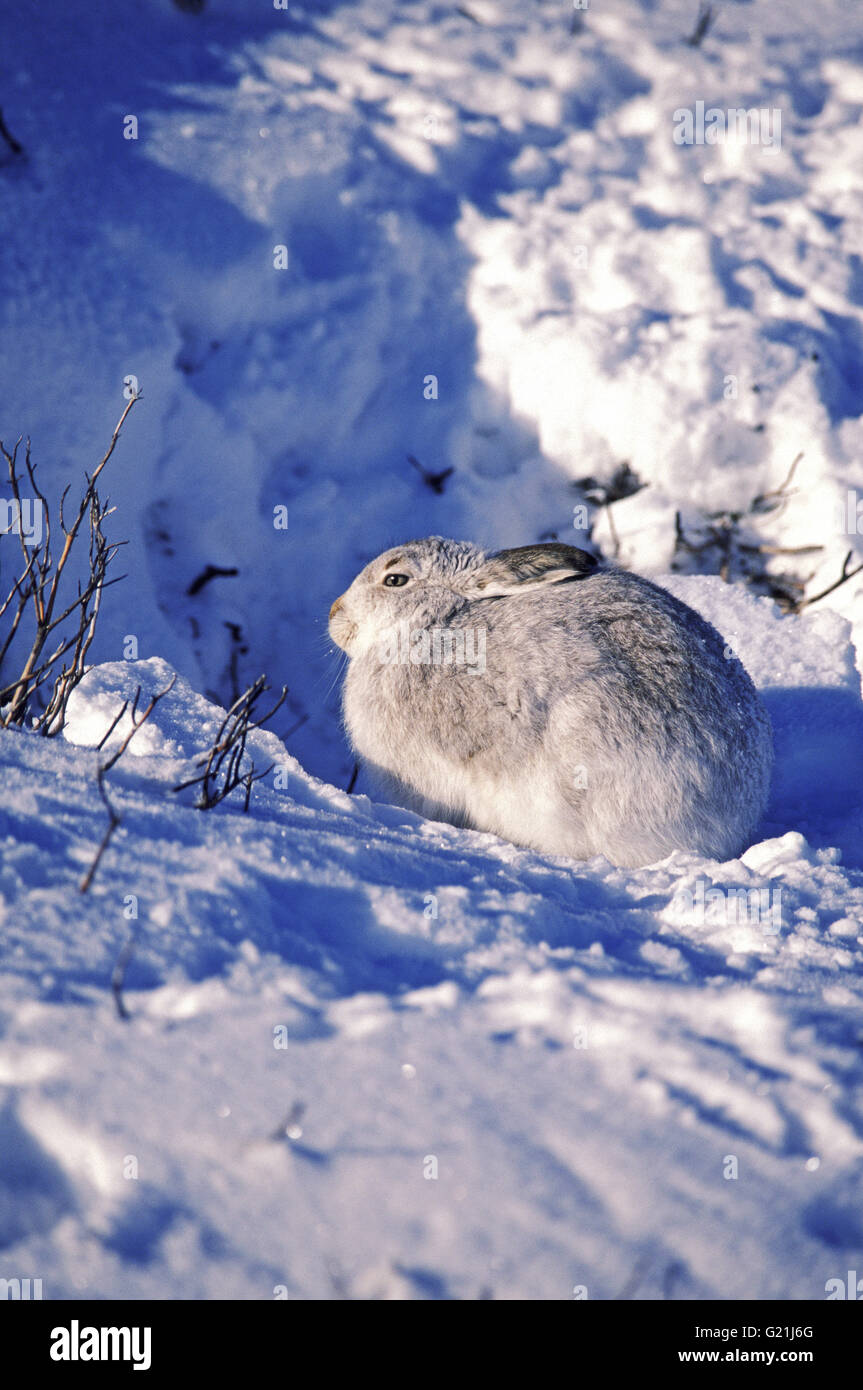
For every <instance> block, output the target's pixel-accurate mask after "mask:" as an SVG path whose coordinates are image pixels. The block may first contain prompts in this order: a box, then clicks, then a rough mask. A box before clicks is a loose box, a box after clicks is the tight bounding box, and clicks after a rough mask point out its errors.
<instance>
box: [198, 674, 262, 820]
mask: <svg viewBox="0 0 863 1390" xmlns="http://www.w3.org/2000/svg"><path fill="white" fill-rule="evenodd" d="M268 689H269V686H268V685H267V684H266V677H265V676H259V677H258V679H257V680H256V681H255V682H254V683H253V684H252V685H250V686H249V688H248V689H247V690H245V691H244V692H243V694H242V695H240V696H239V697H238V698H237V699H236V700H235V701H234V703H233V704H232V705H231V708H230V709H229V710H228V712H227V713H226V715H225V717H224V719H223V720H222V723H221V725H220V726H219V732H218V733H217V735H216V738H215V740H214V741H213V743H212V745H211V746H210V748H209V749H208V750H207V752H206V753H204V754H203V755H202V756H201V757H200V758H199V759H198V760H197V762H196V764H195V766H196V767H199V768H202V769H203V771H202V772H200V773H199V774H198V775H197V776H196V777H188V778H187V779H186V780H185V781H184V782H178V783H177V785H176V786H175V787H174V789H173V790H174V791H175V792H179V791H183V790H184V789H185V788H186V787H200V789H201V790H200V794H199V797H198V800H197V802H196V803H195V804H196V806H197V807H198V809H199V810H201V811H207V810H209V809H210V807H212V806H217V805H218V803H219V802H220V801H224V799H225V797H226V796H229V795H230V793H231V792H232V791H234V790H235V788H237V787H240V786H242V787H245V789H246V796H245V802H244V807H243V809H244V810H245V811H248V809H249V799H250V797H251V791H252V784H253V783H254V782H259V781H260V780H261V778H262V777H266V776H267V773H269V772H271V771H272V769H273V766H274V765H273V764H272V763H271V764H270V766H269V767H266V768H264V770H263V771H262V772H257V771H256V770H255V767H254V764H252V766H251V767H250V768H248V769H244V768H243V758H244V757H245V753H246V739H247V738H248V736H249V734H250V733H251V732H252V730H253V729H259V728H261V726H262V725H263V724H266V723H267V722H268V721H269V720H270V719H272V717H273V715H274V714H275V713H276V710H277V709H279V708H280V706H281V705H282V704H283V702H284V700H285V697H286V695H287V693H288V688H287V686H284V685H283V686H282V692H281V694H280V696H279V698H278V700H277V701H276V703H275V704H274V705H273V707H272V709H271V710H270V711H269V712H268V713H267V714H265V715H262V716H261V717H260V718H253V715H254V714H255V705H256V703H257V701H258V699H259V698H260V696H261V695H262V694H263V692H264V691H265V690H268Z"/></svg>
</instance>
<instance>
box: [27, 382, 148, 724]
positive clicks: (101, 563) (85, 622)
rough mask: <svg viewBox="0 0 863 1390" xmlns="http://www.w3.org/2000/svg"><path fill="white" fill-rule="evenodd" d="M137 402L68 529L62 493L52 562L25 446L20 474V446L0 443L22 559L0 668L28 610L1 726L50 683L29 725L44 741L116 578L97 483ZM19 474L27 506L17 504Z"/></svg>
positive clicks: (61, 712) (114, 547) (46, 517)
mask: <svg viewBox="0 0 863 1390" xmlns="http://www.w3.org/2000/svg"><path fill="white" fill-rule="evenodd" d="M137 400H140V395H139V394H137V395H133V396H130V398H129V400H128V402H127V404H126V408H125V409H124V411H123V413H122V415H121V417H120V419H119V421H118V422H117V424H116V426H115V428H114V432H113V435H112V436H111V442H110V444H109V445H108V448H107V450H106V452H105V454H104V456H103V458H102V460H101V462H100V463H99V464H98V465H97V467H96V468H95V469H94V471H93V473H92V474H86V473H85V475H84V476H85V478H86V487H85V489H84V491H83V493H82V496H81V498H80V501H79V503H78V506H77V508H76V510H75V514H74V516H73V517H72V518H71V520H70V521H69V522H68V524H67V517H66V513H65V503H66V498H67V495H68V491H69V489H68V488H67V489H66V490H65V491H64V492H63V494H62V496H61V498H60V501H59V504H58V507H57V522H58V526H59V531H60V533H61V534H62V546H61V547H60V550H59V554H58V555H57V556H56V558H55V556H54V553H53V547H52V541H53V534H52V533H53V526H52V514H51V508H50V507H49V506H48V502H47V499H46V498H45V495H44V493H43V492H42V491H41V489H40V487H39V485H38V482H37V480H36V465H35V464H34V463H33V460H32V456H31V450H30V441H29V440H28V441H27V444H26V448H25V456H24V464H23V473H22V471H21V467H20V465H19V462H18V451H19V447H20V444H21V440H20V439H19V440H18V441H17V442H16V444H15V446H14V448H13V449H12V450H11V452H10V450H8V449H6V448H5V447H4V445H3V444H2V442H0V453H2V456H3V458H4V459H5V460H6V466H7V470H8V474H9V484H10V487H11V491H12V502H13V506H14V508H15V510H16V512H17V517H18V526H17V529H18V533H19V540H20V546H21V551H22V556H23V570H22V571H21V573H19V575H18V576H17V577H16V579H15V580H14V582H13V584H12V586H11V588H10V590H9V592H8V594H7V597H6V598H5V600H3V602H2V605H0V617H4V616H5V617H6V621H7V624H8V630H7V632H6V635H5V636H4V637H2V639H0V662H2V661H4V660H5V659H6V658H7V656H9V654H10V652H11V649H12V644H13V641H14V640H15V638H16V637H17V638H19V639H20V638H22V637H23V635H24V630H25V629H24V626H23V625H22V624H23V619H24V615H25V613H26V612H27V610H28V609H31V610H32V636H28V637H27V638H26V639H25V640H27V641H29V649H28V648H25V649H24V652H22V656H21V664H20V666H18V665H17V663H16V667H15V668H13V669H16V670H17V674H16V675H15V677H14V678H13V679H12V680H11V681H7V682H6V683H5V684H3V683H2V682H0V727H4V728H5V727H8V726H10V725H13V724H18V725H21V724H24V723H25V721H26V720H27V718H28V716H29V715H30V714H31V710H32V702H33V698H34V696H36V695H37V693H38V692H39V691H40V688H41V687H42V686H43V685H44V684H45V683H46V682H47V681H48V680H49V679H50V678H51V677H52V676H53V686H52V689H51V694H50V696H49V698H48V701H47V704H45V706H44V708H43V710H42V712H41V713H40V715H39V716H38V718H36V719H35V720H34V721H33V724H34V727H35V728H37V729H38V730H39V732H40V733H42V734H46V735H49V736H51V735H54V734H57V733H59V731H60V730H61V729H62V727H63V725H64V723H65V718H66V708H67V705H68V700H69V696H70V695H71V693H72V691H73V690H74V688H75V686H76V685H77V684H78V682H79V681H80V680H81V677H82V676H83V674H84V671H85V669H86V659H87V653H88V651H89V649H90V645H91V643H92V641H93V638H94V636H95V631H96V623H97V620H98V617H99V612H100V609H101V605H102V596H103V593H104V591H105V589H107V588H110V586H111V585H112V584H115V583H117V582H118V580H119V579H120V578H122V577H123V576H121V575H118V576H117V577H116V578H110V579H109V578H108V577H107V571H108V567H109V566H110V564H111V562H112V561H113V559H114V557H115V556H116V554H117V551H118V550H119V549H120V546H121V545H122V544H124V542H109V541H108V540H107V539H106V537H105V534H104V531H103V525H104V522H105V521H106V519H107V518H108V517H109V516H110V515H111V514H112V512H113V510H114V509H113V507H110V506H109V505H108V501H107V499H106V500H105V501H104V502H103V500H102V499H101V497H100V496H99V493H98V490H97V483H98V480H99V478H100V475H101V473H102V471H103V469H104V468H105V466H106V465H107V463H108V461H109V459H110V458H111V455H112V454H113V452H114V449H115V448H116V445H117V440H118V439H119V437H120V431H121V430H122V428H123V425H124V423H125V421H126V418H127V416H128V414H129V411H130V410H131V409H132V406H133V405H134V404H135V402H136V401H137ZM25 475H26V488H27V491H28V492H29V493H30V498H29V499H24V498H23V497H22V489H23V487H24V486H25V481H24V479H25ZM25 500H27V501H30V500H32V501H33V502H34V503H35V506H36V507H37V508H38V515H39V519H40V529H39V536H38V539H37V538H36V536H35V533H34V534H33V535H30V536H29V537H27V536H25V531H24V526H23V524H22V518H23V515H24V511H23V504H24V501H25ZM85 522H86V523H87V526H88V530H89V540H88V542H87V551H86V555H87V563H88V568H87V575H86V578H85V579H84V581H83V582H81V581H80V580H79V581H78V582H77V585H76V586H75V587H76V589H77V592H76V593H75V594H74V595H73V596H72V597H71V598H68V599H67V598H66V594H67V593H68V589H67V587H66V584H65V579H66V569H67V565H68V564H69V562H70V557H71V556H72V553H73V549H74V547H75V543H76V541H77V540H78V537H79V535H80V533H81V530H82V527H83V526H84V524H85ZM31 542H32V543H31ZM67 623H71V630H70V629H66V631H63V629H64V628H65V625H66V624H67ZM68 652H71V661H70V663H69V664H68V665H66V664H65V663H64V664H63V667H62V669H61V670H60V673H59V675H56V676H55V675H54V671H55V668H56V666H57V663H58V662H59V661H60V660H61V659H62V658H63V657H64V656H66V654H67V653H68Z"/></svg>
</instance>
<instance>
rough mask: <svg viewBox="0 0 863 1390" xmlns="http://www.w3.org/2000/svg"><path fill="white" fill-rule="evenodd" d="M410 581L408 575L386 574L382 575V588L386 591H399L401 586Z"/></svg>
mask: <svg viewBox="0 0 863 1390" xmlns="http://www.w3.org/2000/svg"><path fill="white" fill-rule="evenodd" d="M409 581H410V575H409V574H386V575H384V587H385V588H387V589H400V588H401V587H402V585H403V584H407V583H408V582H409Z"/></svg>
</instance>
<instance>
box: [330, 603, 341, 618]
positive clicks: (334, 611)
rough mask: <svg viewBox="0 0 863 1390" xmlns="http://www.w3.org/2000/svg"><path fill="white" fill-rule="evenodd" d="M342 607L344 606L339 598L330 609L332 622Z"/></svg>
mask: <svg viewBox="0 0 863 1390" xmlns="http://www.w3.org/2000/svg"><path fill="white" fill-rule="evenodd" d="M341 606H342V601H341V599H340V598H337V599H336V601H335V603H334V604H333V606H332V608H331V609H330V622H332V621H333V618H334V617H335V616H336V614H337V613H338V611H339V609H340V608H341Z"/></svg>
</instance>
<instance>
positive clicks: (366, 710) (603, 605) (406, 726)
mask: <svg viewBox="0 0 863 1390" xmlns="http://www.w3.org/2000/svg"><path fill="white" fill-rule="evenodd" d="M330 635H331V637H332V639H333V641H334V642H336V643H337V644H338V646H340V647H341V648H342V649H343V650H344V651H346V652H347V654H348V656H349V657H350V663H349V666H348V673H347V679H346V682H345V690H344V714H345V723H346V725H347V730H348V734H349V735H350V739H351V742H352V744H353V746H354V749H355V750H356V753H357V754H358V756H359V757H360V759H362V761H363V763H364V765H365V767H366V768H367V770H368V772H369V773H370V775H371V778H372V783H373V786H374V788H375V791H376V792H377V794H378V795H379V796H380V798H381V799H384V800H387V801H391V802H395V803H396V804H397V805H401V806H406V807H408V808H409V809H410V810H413V811H417V812H419V813H420V814H421V815H424V816H428V817H430V818H431V819H433V820H442V821H449V822H451V823H452V824H453V825H461V826H469V827H471V828H473V829H475V830H489V831H492V832H493V833H494V834H495V835H500V836H503V837H504V838H505V839H507V840H512V841H513V842H514V843H515V844H518V845H525V846H529V847H531V848H533V849H536V850H541V851H544V852H546V853H549V854H566V855H571V856H572V858H574V859H589V858H590V857H591V856H592V855H594V854H604V855H605V856H606V858H608V859H609V860H611V862H612V863H614V864H620V865H625V866H636V865H641V864H648V863H653V862H654V861H656V860H658V859H662V858H663V857H664V856H665V855H667V854H669V853H670V852H671V851H672V850H675V849H682V850H690V851H696V852H698V853H700V854H704V855H709V856H711V857H712V858H715V859H727V858H731V857H733V856H735V855H737V854H739V853H740V852H741V851H742V850H743V849H744V848H745V847H746V845H747V844H748V843H749V841H750V838H751V836H752V833H753V831H754V830H755V828H756V826H757V825H758V822H759V820H760V818H761V816H762V814H763V811H764V806H765V802H766V800H767V794H768V790H769V783H770V770H771V765H772V761H773V749H772V739H771V730H770V721H769V719H768V717H767V714H766V712H765V710H764V708H763V706H762V704H761V702H760V700H759V698H758V696H757V694H756V692H755V688H754V686H753V685H752V682H751V681H750V679H749V677H748V675H747V674H746V672H745V671H744V669H743V667H742V666H741V664H740V662H739V661H738V660H737V659H736V658H732V659H731V660H727V659H726V658H725V656H724V655H723V651H724V643H723V639H722V638H721V637H720V636H719V633H718V632H717V631H716V630H715V628H713V627H711V625H710V624H709V623H708V622H706V621H705V620H704V619H703V618H701V617H699V615H698V614H697V613H695V612H694V611H693V610H692V609H691V608H688V607H687V606H686V604H685V603H681V602H680V601H679V600H678V599H676V598H673V597H672V595H671V594H669V593H667V592H666V591H665V590H664V589H661V588H659V586H658V585H656V584H652V583H650V582H649V581H648V580H647V579H642V578H641V577H640V576H638V575H635V574H629V573H627V572H626V571H624V570H620V569H617V568H615V567H614V566H612V565H609V564H605V563H598V562H597V561H596V560H595V559H594V558H593V557H592V556H591V555H588V554H587V553H586V552H585V551H583V550H577V549H575V548H574V547H573V546H569V545H557V544H554V545H528V546H522V547H520V548H518V549H516V550H501V551H498V552H497V554H493V555H488V554H486V553H485V552H484V551H482V550H480V549H478V547H476V546H474V545H470V544H468V543H466V542H463V541H451V540H443V539H442V538H440V537H438V536H432V537H430V538H429V539H427V540H418V541H410V542H408V544H406V545H400V546H397V547H396V548H395V549H393V550H387V551H386V552H385V553H384V554H383V555H380V556H379V557H378V559H376V560H373V561H372V562H371V564H369V565H367V566H366V568H365V569H364V570H362V571H361V573H360V574H358V575H357V577H356V579H355V580H354V582H353V583H352V584H351V586H350V588H349V589H348V590H347V591H346V592H345V593H344V594H342V596H341V598H338V599H336V601H335V603H334V604H333V606H332V608H331V609H330Z"/></svg>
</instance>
